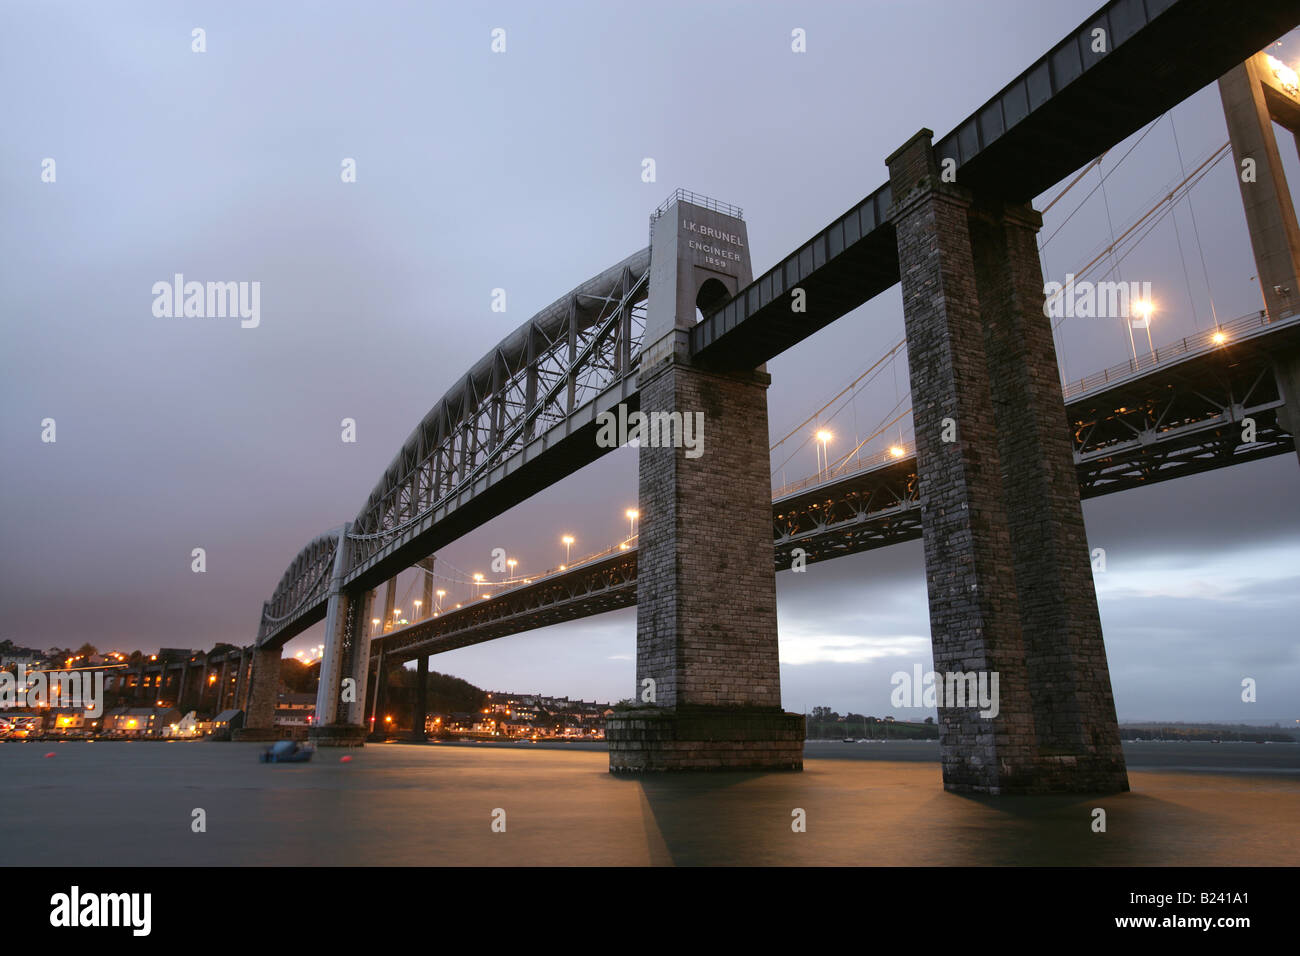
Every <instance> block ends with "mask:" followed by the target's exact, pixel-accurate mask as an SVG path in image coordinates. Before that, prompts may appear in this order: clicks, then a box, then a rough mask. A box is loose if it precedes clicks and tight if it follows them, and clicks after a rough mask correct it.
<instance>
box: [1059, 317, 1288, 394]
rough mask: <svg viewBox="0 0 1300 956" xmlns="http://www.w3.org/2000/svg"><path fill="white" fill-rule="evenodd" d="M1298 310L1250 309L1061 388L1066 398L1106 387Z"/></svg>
mask: <svg viewBox="0 0 1300 956" xmlns="http://www.w3.org/2000/svg"><path fill="white" fill-rule="evenodd" d="M1295 314H1296V313H1295V311H1294V310H1292V309H1287V310H1284V311H1283V312H1282V313H1280V314H1279V315H1278V316H1276V317H1275V318H1273V319H1272V320H1270V319H1269V317H1268V314H1267V313H1265V312H1264V310H1263V309H1260V310H1259V311H1258V312H1251V313H1250V314H1248V315H1243V316H1241V317H1240V318H1236V319H1233V320H1232V321H1230V322H1224V323H1221V324H1220V325H1217V326H1215V327H1214V328H1212V329H1208V330H1206V331H1204V332H1197V333H1195V334H1193V335H1188V336H1185V337H1184V338H1183V339H1182V340H1181V341H1178V342H1174V343H1173V344H1172V345H1164V346H1161V347H1160V348H1158V349H1156V350H1155V351H1154V352H1148V353H1147V354H1146V355H1139V356H1138V357H1137V358H1136V359H1129V360H1128V361H1127V362H1122V363H1120V364H1119V365H1112V366H1111V367H1110V368H1107V369H1103V370H1102V371H1100V372H1096V373H1095V374H1093V375H1089V376H1087V377H1086V378H1081V379H1079V380H1078V381H1071V382H1068V383H1066V384H1065V385H1063V386H1062V388H1061V392H1062V394H1063V395H1064V396H1065V398H1066V399H1067V400H1068V399H1071V398H1075V397H1077V396H1079V395H1082V394H1083V393H1084V392H1090V391H1092V390H1093V389H1097V388H1104V387H1106V386H1109V385H1112V384H1114V383H1115V382H1118V381H1123V380H1124V379H1127V378H1131V377H1133V376H1136V375H1142V374H1144V373H1145V372H1148V371H1150V370H1151V369H1153V368H1155V367H1156V366H1158V365H1160V364H1161V363H1163V362H1168V361H1169V360H1170V359H1173V358H1176V357H1178V356H1181V355H1191V354H1195V353H1199V352H1209V351H1211V350H1212V349H1217V348H1221V347H1223V346H1226V345H1231V344H1232V341H1233V339H1234V338H1240V337H1242V336H1243V335H1244V334H1246V333H1248V332H1253V331H1255V330H1256V329H1259V328H1263V327H1265V326H1268V325H1273V324H1276V323H1277V322H1279V321H1281V320H1282V319H1284V318H1289V317H1292V316H1294V315H1295Z"/></svg>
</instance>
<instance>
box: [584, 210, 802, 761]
mask: <svg viewBox="0 0 1300 956" xmlns="http://www.w3.org/2000/svg"><path fill="white" fill-rule="evenodd" d="M701 224H703V225H701ZM705 229H708V230H713V232H707V231H704V230H705ZM696 230H701V231H700V232H697V231H696ZM701 234H703V235H705V236H707V237H710V238H706V239H705V240H703V241H699V240H697V239H696V238H695V237H696V236H698V235H701ZM716 236H721V237H722V238H715V237H716ZM737 240H738V241H737ZM746 241H747V239H746V237H745V232H744V223H743V222H742V221H740V219H739V218H738V217H728V216H726V215H724V214H722V213H720V212H718V211H716V210H707V209H704V208H702V207H699V206H696V205H693V204H690V203H687V202H680V203H678V204H677V205H676V206H675V207H673V208H672V209H671V210H670V213H669V215H667V216H665V217H664V218H663V219H662V220H660V221H659V224H658V225H656V228H655V237H654V247H653V254H652V271H653V270H658V272H657V273H656V276H657V278H656V281H655V283H654V284H652V286H651V298H652V302H651V321H650V322H648V325H647V331H646V341H647V343H652V344H650V345H649V347H648V348H647V349H646V350H645V351H644V352H643V353H642V359H641V362H642V364H641V369H640V372H639V375H638V379H637V383H638V389H639V391H640V396H641V405H640V408H641V411H642V412H645V413H647V414H653V413H656V412H666V413H672V412H675V413H680V414H681V415H683V416H693V415H695V413H697V412H701V413H703V423H704V425H703V443H702V446H701V447H700V449H699V450H700V451H701V452H702V453H701V454H699V455H698V456H697V457H687V451H688V449H686V448H684V447H652V446H651V445H650V444H649V443H647V442H645V441H642V442H641V447H640V450H639V461H640V464H639V482H640V498H639V502H640V504H639V507H640V513H641V518H640V521H641V527H640V537H639V542H638V557H637V565H638V573H637V668H636V671H637V688H636V695H637V697H636V699H637V702H638V704H639V706H638V707H637V708H636V709H634V710H631V711H623V712H621V713H619V714H617V715H615V716H612V717H611V718H610V720H609V722H608V725H607V729H606V737H607V739H608V741H609V758H610V770H611V771H644V770H708V769H781V770H800V769H802V768H803V739H804V726H803V716H802V715H799V714H786V713H785V712H783V711H782V709H781V675H780V666H779V663H778V656H777V651H778V648H777V632H776V576H775V572H774V570H773V553H772V507H771V497H772V489H771V479H770V467H769V459H770V455H769V451H768V426H767V388H768V385H769V384H770V381H771V379H770V377H769V376H768V375H767V373H766V372H765V371H763V370H761V369H760V370H753V371H748V372H740V373H720V372H713V371H707V370H704V369H700V368H695V367H693V366H692V365H691V362H690V353H689V348H688V344H687V334H686V331H685V330H686V329H688V328H689V326H690V324H692V323H693V322H694V321H695V318H694V303H695V302H696V297H697V295H698V294H699V292H700V289H701V288H702V287H703V286H704V284H705V283H707V282H715V281H718V282H725V283H726V285H727V288H728V290H729V291H730V292H731V293H732V294H734V292H735V291H736V290H737V288H738V287H739V284H740V283H742V282H747V281H749V278H750V274H749V259H748V250H747V249H746V248H744V243H745V242H746ZM719 244H724V245H726V246H727V247H728V251H730V250H732V249H735V250H738V251H736V252H734V253H733V254H732V257H731V258H723V259H722V260H721V262H719V261H718V254H717V252H716V251H715V250H716V248H717V247H718V245H719ZM700 246H712V247H714V249H705V250H703V251H702V252H701V251H699V247H700ZM702 256H709V259H707V260H706V259H703V258H702ZM701 263H704V265H701ZM728 263H734V266H735V268H734V270H733V273H730V274H729V273H725V272H715V271H714V270H713V268H712V267H714V266H718V267H722V268H725V267H727V265H726V264H728ZM706 266H707V268H706ZM674 303H675V304H674ZM647 680H650V681H653V682H654V683H653V687H654V695H653V699H652V700H651V699H647V697H646V694H645V688H646V687H647V684H646V681H647Z"/></svg>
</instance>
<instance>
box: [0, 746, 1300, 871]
mask: <svg viewBox="0 0 1300 956" xmlns="http://www.w3.org/2000/svg"><path fill="white" fill-rule="evenodd" d="M263 746H264V745H260V744H235V743H211V742H195V743H179V742H178V743H161V742H158V743H154V742H149V743H146V742H130V743H126V742H115V743H82V742H67V743H53V744H52V743H48V742H45V743H41V742H31V743H6V744H3V745H0V866H21V865H69V866H85V865H91V866H94V865H202V866H209V865H284V864H294V865H363V866H393V865H462V864H471V865H472V864H488V865H493V864H523V865H533V864H559V865H564V864H614V865H627V864H631V865H646V864H656V865H657V864H685V865H692V864H752V865H765V864H794V865H803V864H887V865H1002V864H1035V865H1060V866H1072V865H1088V864H1114V865H1126V864H1135V865H1193V866H1210V865H1214V866H1219V865H1248V866H1259V865H1287V866H1291V865H1294V864H1295V861H1296V860H1297V859H1300V745H1296V744H1268V745H1261V744H1236V743H1233V744H1229V743H1223V744H1211V743H1154V742H1142V743H1133V744H1127V745H1125V753H1126V755H1127V757H1128V761H1129V779H1130V784H1131V786H1132V791H1131V792H1130V793H1127V794H1118V795H1114V796H1108V797H1074V796H1064V797H970V796H959V795H956V794H950V793H945V792H944V790H943V787H942V782H941V779H940V774H939V765H938V762H937V758H938V749H937V745H936V744H934V743H931V742H903V741H890V742H887V743H876V744H845V743H839V742H821V741H810V742H809V743H808V744H807V745H806V748H805V763H804V767H805V769H804V772H803V773H798V774H793V773H786V774H753V773H726V774H671V775H654V776H647V777H632V778H628V777H619V776H614V775H612V774H610V773H609V772H608V756H607V754H606V752H605V750H604V747H603V745H600V744H588V745H555V746H539V745H520V746H500V745H496V744H479V745H470V744H456V745H451V744H449V745H435V744H430V745H426V746H418V745H401V744H381V745H369V746H367V747H365V748H363V749H360V750H354V751H339V750H323V751H320V752H318V753H317V755H316V757H315V759H314V760H313V761H312V762H310V763H307V764H282V765H269V764H261V763H259V762H258V761H257V754H258V753H259V752H260V750H261V749H262V747H263ZM48 753H53V754H54V756H53V757H46V756H45V755H46V754H48ZM343 757H351V759H350V760H346V761H345V760H343V759H341V758H343ZM1097 807H1101V808H1102V809H1104V810H1105V811H1106V815H1107V816H1106V820H1107V826H1106V832H1104V833H1097V832H1094V831H1093V827H1092V821H1093V819H1094V814H1093V810H1094V808H1097ZM796 810H802V811H803V817H804V819H805V820H806V830H805V832H794V830H793V829H792V826H791V823H792V821H793V820H794V819H795V816H794V815H793V814H794V812H795V811H796ZM196 811H202V813H201V814H197V813H196ZM199 818H201V819H202V820H203V822H204V826H205V829H204V831H203V832H195V829H194V821H195V820H196V819H199ZM494 821H496V829H495V830H494V828H493V824H494ZM502 823H504V832H501V827H502Z"/></svg>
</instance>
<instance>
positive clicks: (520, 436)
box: [348, 249, 650, 576]
mask: <svg viewBox="0 0 1300 956" xmlns="http://www.w3.org/2000/svg"><path fill="white" fill-rule="evenodd" d="M649 262H650V254H649V250H648V249H646V250H642V251H641V252H639V253H637V254H636V255H634V256H630V257H629V258H627V259H625V260H624V261H623V262H621V263H619V264H618V265H616V266H614V267H612V268H611V269H607V270H606V271H605V272H603V273H601V274H600V275H599V276H597V277H596V278H594V279H591V280H590V281H588V282H586V283H584V284H583V285H581V286H579V287H578V288H577V289H575V290H573V292H571V293H570V294H569V295H567V296H565V297H564V298H562V299H560V300H557V301H556V302H555V303H553V304H552V305H551V306H549V307H548V308H547V309H544V310H542V311H541V312H539V313H538V314H537V315H536V316H534V317H533V318H532V319H530V320H529V321H528V322H526V323H524V325H522V326H520V327H519V328H518V329H516V330H515V332H513V333H512V334H511V335H510V336H508V337H507V338H506V339H505V340H503V341H502V342H501V343H500V344H498V345H497V347H496V348H494V349H493V350H492V351H491V352H490V353H489V354H488V355H486V356H484V357H483V358H482V359H481V360H480V361H479V362H478V363H476V364H475V366H474V367H473V368H472V369H471V370H470V371H469V372H468V373H467V374H466V375H465V377H464V379H462V380H461V382H460V383H458V384H457V385H456V386H455V387H454V388H452V389H451V391H449V392H448V393H447V394H446V395H445V396H443V398H442V400H441V401H439V402H438V404H437V405H435V406H434V407H433V409H432V410H431V411H430V412H429V414H428V415H426V416H425V418H424V420H423V421H422V422H421V423H420V425H419V426H418V427H417V428H416V429H415V431H414V432H412V433H411V436H410V437H409V438H408V439H407V440H406V442H405V443H404V444H403V446H402V449H401V451H399V452H398V454H397V456H396V457H395V458H394V459H393V462H392V463H391V464H390V465H389V466H388V468H387V469H386V470H385V472H384V475H383V477H382V478H381V479H380V481H379V483H378V484H377V485H376V486H375V488H374V490H373V491H372V492H371V493H370V497H369V498H368V499H367V501H366V504H365V506H364V507H363V508H362V509H361V511H360V512H359V513H358V514H357V517H356V520H355V521H354V522H353V529H352V532H351V533H350V535H349V537H350V538H351V539H352V540H353V542H354V544H353V552H352V555H351V560H350V562H349V569H348V573H349V576H351V575H352V574H354V573H355V571H356V570H357V569H358V568H359V567H362V566H364V565H365V564H366V563H367V561H368V560H370V558H372V557H373V556H374V555H375V554H376V553H378V552H379V551H381V550H382V549H383V548H384V547H385V545H386V544H387V543H388V542H389V541H390V540H392V539H393V537H394V536H395V535H398V534H400V533H401V532H402V531H403V530H404V529H405V528H407V527H408V526H410V525H411V524H413V523H414V522H415V521H417V520H418V519H420V518H421V517H423V516H425V515H427V514H428V513H430V512H431V511H432V510H433V509H434V508H436V507H438V506H439V505H440V504H442V503H443V502H445V501H447V500H449V499H451V498H453V497H454V496H456V495H457V494H459V493H460V492H462V491H463V490H464V489H465V488H466V487H467V486H469V485H470V484H471V483H472V482H473V481H474V479H475V478H477V477H479V476H480V475H482V474H483V473H484V472H485V471H487V470H488V469H489V468H491V467H493V466H495V465H497V464H498V463H500V462H503V461H505V460H507V459H509V458H510V456H511V455H513V454H515V453H517V452H519V451H520V450H522V449H523V447H524V446H525V445H526V444H527V443H528V442H529V441H531V440H532V439H533V438H534V437H536V436H537V435H540V434H542V433H543V432H545V431H546V430H547V429H549V428H550V427H552V426H554V425H558V424H562V423H563V422H565V421H566V420H567V419H568V418H569V417H570V416H571V415H573V413H574V412H575V411H576V410H577V409H578V408H580V407H581V406H582V405H584V404H585V403H586V402H587V401H589V400H590V399H591V398H592V397H593V396H595V395H597V394H599V393H601V392H602V391H604V390H605V389H606V388H608V387H609V386H610V385H611V384H613V383H615V382H617V381H619V380H620V379H624V378H627V377H628V376H630V375H632V374H633V372H634V370H635V368H636V361H637V359H638V358H639V354H640V349H641V340H642V337H643V335H644V329H645V318H644V306H643V303H644V301H645V298H646V289H647V286H648V283H647V281H646V280H647V278H648V272H649Z"/></svg>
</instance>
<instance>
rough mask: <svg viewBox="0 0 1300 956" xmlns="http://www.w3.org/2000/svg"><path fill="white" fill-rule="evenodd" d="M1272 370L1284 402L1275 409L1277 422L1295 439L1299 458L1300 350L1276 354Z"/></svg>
mask: <svg viewBox="0 0 1300 956" xmlns="http://www.w3.org/2000/svg"><path fill="white" fill-rule="evenodd" d="M1273 370H1274V374H1275V375H1276V376H1277V388H1278V391H1279V392H1281V393H1282V399H1283V402H1284V403H1285V404H1283V405H1282V407H1281V408H1279V409H1278V410H1277V422H1278V424H1279V425H1281V426H1282V427H1283V428H1285V429H1286V430H1287V431H1288V432H1290V433H1291V437H1292V438H1294V439H1295V453H1296V459H1297V460H1300V351H1296V352H1287V353H1283V354H1281V355H1279V356H1277V358H1276V359H1274V362H1273Z"/></svg>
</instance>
